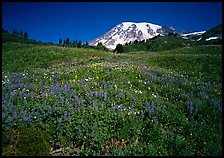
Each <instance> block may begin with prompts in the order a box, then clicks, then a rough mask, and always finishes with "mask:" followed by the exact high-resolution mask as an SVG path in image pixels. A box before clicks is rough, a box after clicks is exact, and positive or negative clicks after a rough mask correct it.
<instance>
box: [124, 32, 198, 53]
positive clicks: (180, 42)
mask: <svg viewBox="0 0 224 158" xmlns="http://www.w3.org/2000/svg"><path fill="white" fill-rule="evenodd" d="M191 45H196V43H195V42H194V41H191V40H188V39H183V38H182V37H178V36H173V35H171V36H164V37H161V36H160V37H157V38H153V39H151V40H148V41H146V42H139V43H136V44H130V45H124V46H123V48H124V52H132V51H153V52H154V51H163V50H171V49H175V48H179V47H187V46H191Z"/></svg>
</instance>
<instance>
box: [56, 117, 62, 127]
mask: <svg viewBox="0 0 224 158" xmlns="http://www.w3.org/2000/svg"><path fill="white" fill-rule="evenodd" d="M61 122H62V120H61V118H60V119H59V120H57V126H60V125H61Z"/></svg>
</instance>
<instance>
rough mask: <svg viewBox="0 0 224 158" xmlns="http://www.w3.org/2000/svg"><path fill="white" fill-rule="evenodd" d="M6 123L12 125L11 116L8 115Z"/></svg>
mask: <svg viewBox="0 0 224 158" xmlns="http://www.w3.org/2000/svg"><path fill="white" fill-rule="evenodd" d="M7 124H8V125H9V126H11V125H12V118H11V117H10V116H9V117H8V119H7Z"/></svg>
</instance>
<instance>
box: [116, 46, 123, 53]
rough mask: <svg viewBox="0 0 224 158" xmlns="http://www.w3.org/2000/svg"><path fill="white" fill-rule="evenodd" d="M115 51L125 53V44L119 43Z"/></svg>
mask: <svg viewBox="0 0 224 158" xmlns="http://www.w3.org/2000/svg"><path fill="white" fill-rule="evenodd" d="M114 52H118V53H123V52H124V49H123V45H122V44H117V46H116V48H115V50H114Z"/></svg>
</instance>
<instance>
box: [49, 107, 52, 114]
mask: <svg viewBox="0 0 224 158" xmlns="http://www.w3.org/2000/svg"><path fill="white" fill-rule="evenodd" d="M51 112H52V108H51V106H48V113H49V114H51Z"/></svg>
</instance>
